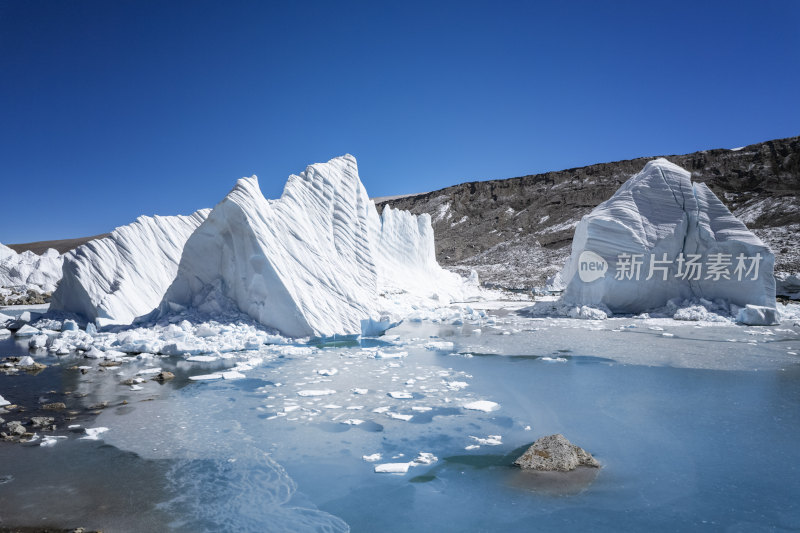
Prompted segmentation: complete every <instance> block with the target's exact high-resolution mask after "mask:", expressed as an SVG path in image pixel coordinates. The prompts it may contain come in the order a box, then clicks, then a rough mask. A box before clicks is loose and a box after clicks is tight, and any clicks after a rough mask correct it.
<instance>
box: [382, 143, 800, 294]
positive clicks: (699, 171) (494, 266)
mask: <svg viewBox="0 0 800 533" xmlns="http://www.w3.org/2000/svg"><path fill="white" fill-rule="evenodd" d="M661 157H664V158H665V159H667V160H668V161H671V162H673V163H675V164H677V165H679V166H681V167H683V168H685V169H686V170H688V171H689V172H691V174H692V181H695V182H700V183H705V184H706V185H708V186H709V188H711V190H712V191H713V192H714V194H716V195H717V196H718V197H719V198H720V199H721V200H722V201H723V203H725V205H726V207H728V209H730V210H731V211H732V212H733V213H734V214H736V216H737V217H739V218H740V219H741V220H742V221H743V222H745V224H747V226H748V227H749V228H750V229H752V230H754V232H755V233H756V234H757V235H758V236H759V238H761V239H762V240H763V241H764V242H765V243H766V244H768V245H769V246H770V248H772V250H773V251H774V252H775V256H776V257H775V258H776V271H780V272H796V271H798V270H800V250H798V249H797V248H798V247H797V246H792V245H791V244H792V242H793V241H792V237H793V234H794V233H796V232H797V231H798V230H800V202H798V197H799V196H800V137H790V138H786V139H774V140H769V141H765V142H762V143H756V144H752V145H748V146H744V147H741V148H736V149H733V150H730V149H725V148H718V149H712V150H702V151H699V152H693V153H690V154H684V155H667V156H661ZM653 159H656V157H639V158H635V159H627V160H620V161H614V162H608V163H596V164H593V165H588V166H585V167H574V168H569V169H564V170H559V171H550V172H545V173H540V174H532V175H526V176H519V177H514V178H506V179H498V180H485V181H470V182H465V183H461V184H458V185H452V186H450V187H445V188H443V189H439V190H436V191H431V192H427V193H421V194H417V195H411V196H405V197H402V198H397V199H391V200H386V201H382V202H378V208H379V210H380V209H382V208H383V206H385V205H391V206H392V207H393V208H398V209H405V210H409V211H411V212H412V213H414V214H421V213H428V214H430V215H431V219H432V222H433V228H434V232H435V234H436V257H437V259H438V261H439V263H440V264H442V265H443V266H445V267H447V268H450V269H452V270H455V271H457V272H459V273H461V274H467V273H469V271H470V270H472V269H474V270H476V271H477V272H478V274H479V275H480V277H481V280H482V281H483V282H484V283H486V284H488V285H490V286H499V287H504V288H509V289H526V288H531V287H536V286H543V285H544V284H545V282H546V280H547V278H548V277H550V276H553V275H554V274H555V273H557V272H558V271H559V270H560V269H561V266H562V265H563V263H564V261H565V260H566V258H567V256H568V255H569V249H570V245H571V243H572V236H573V233H574V229H575V226H577V224H578V221H579V220H580V219H581V217H582V216H583V215H586V214H588V213H589V212H590V211H591V210H592V209H593V208H594V207H596V206H597V205H599V204H600V203H601V202H603V201H605V200H607V199H608V198H610V197H611V195H613V194H614V192H615V191H616V190H617V189H618V188H619V187H620V186H621V185H622V184H623V183H624V182H625V181H627V180H628V179H629V178H630V177H632V176H633V175H635V174H636V173H638V172H639V171H640V170H642V168H643V167H644V165H645V164H646V163H647V162H648V161H651V160H653Z"/></svg>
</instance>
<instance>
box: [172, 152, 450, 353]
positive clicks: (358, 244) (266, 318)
mask: <svg viewBox="0 0 800 533" xmlns="http://www.w3.org/2000/svg"><path fill="white" fill-rule="evenodd" d="M461 285H463V284H462V283H461V280H460V278H459V277H458V276H456V275H455V274H452V273H449V272H447V271H445V270H444V269H442V268H441V267H439V265H438V264H437V263H436V259H435V256H434V247H433V230H432V228H431V223H430V217H429V216H427V215H420V216H419V217H417V216H414V215H411V214H410V213H406V212H399V211H395V210H392V209H388V208H387V209H386V210H385V211H384V213H383V216H382V217H381V216H379V215H378V213H377V210H376V209H375V205H374V204H373V202H372V201H370V199H369V197H368V196H367V192H366V190H365V189H364V186H363V184H362V183H361V180H360V179H359V176H358V168H357V165H356V160H355V158H354V157H353V156H351V155H345V156H342V157H338V158H335V159H332V160H331V161H329V162H327V163H318V164H314V165H310V166H309V167H307V168H306V170H305V171H304V172H303V173H301V174H300V175H292V176H290V177H289V180H288V182H287V183H286V186H285V188H284V191H283V194H282V196H281V198H279V199H277V200H267V199H265V198H264V196H263V195H262V193H261V190H260V189H259V186H258V180H257V178H256V177H255V176H253V177H250V178H242V179H240V180H239V181H238V183H237V184H236V186H235V187H234V188H233V190H232V191H231V192H230V193H229V194H228V195H227V196H226V197H225V198H224V199H223V200H222V201H221V202H220V203H219V204H217V206H216V207H215V208H214V210H213V211H212V212H211V214H210V215H209V216H208V218H207V219H206V221H205V222H204V223H203V224H202V225H201V226H200V227H199V228H198V229H197V231H195V233H194V234H193V235H192V236H191V237H190V238H189V240H188V241H187V242H186V246H185V249H184V252H183V257H182V258H181V261H180V266H179V269H178V274H177V276H176V278H175V281H174V283H173V284H172V286H171V287H170V288H169V290H168V291H167V293H166V295H165V296H164V301H163V303H162V306H161V311H162V312H170V311H173V310H176V309H181V308H184V307H192V308H195V309H197V310H199V311H201V312H206V313H210V314H214V313H219V312H222V311H224V310H226V309H228V308H230V306H231V304H232V305H233V306H235V308H237V309H238V310H239V311H241V312H244V313H246V314H247V315H249V316H250V317H252V318H253V319H255V320H257V321H258V322H260V323H261V324H264V325H266V326H270V327H273V328H276V329H278V330H279V331H280V332H281V333H283V334H285V335H289V336H294V337H301V336H330V335H334V334H359V333H362V331H365V330H368V329H370V325H374V324H375V323H376V322H378V321H380V319H381V317H382V315H384V313H385V311H386V309H385V305H384V304H385V303H386V299H385V298H383V299H382V298H380V297H379V296H380V294H381V292H382V291H383V292H390V293H395V294H396V293H405V294H406V295H416V296H420V297H430V296H433V295H434V293H435V295H436V297H439V298H442V297H443V298H451V297H453V293H454V292H457V291H458V290H459V287H460V286H461ZM448 292H449V294H448ZM387 325H388V322H387Z"/></svg>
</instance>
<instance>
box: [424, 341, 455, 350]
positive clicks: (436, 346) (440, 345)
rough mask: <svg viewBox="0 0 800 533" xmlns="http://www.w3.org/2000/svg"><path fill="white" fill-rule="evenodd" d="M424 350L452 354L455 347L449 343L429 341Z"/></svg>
mask: <svg viewBox="0 0 800 533" xmlns="http://www.w3.org/2000/svg"><path fill="white" fill-rule="evenodd" d="M425 348H427V349H428V350H433V351H440V352H452V351H453V350H455V345H454V344H453V343H452V342H450V341H431V342H428V343H427V344H425Z"/></svg>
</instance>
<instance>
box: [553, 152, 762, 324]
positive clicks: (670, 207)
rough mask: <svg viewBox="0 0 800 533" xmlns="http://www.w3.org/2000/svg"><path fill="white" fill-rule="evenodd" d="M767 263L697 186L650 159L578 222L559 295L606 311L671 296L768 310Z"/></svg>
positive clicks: (646, 306) (642, 308) (632, 309)
mask: <svg viewBox="0 0 800 533" xmlns="http://www.w3.org/2000/svg"><path fill="white" fill-rule="evenodd" d="M773 266H774V256H773V254H772V252H771V251H770V249H769V248H768V247H767V246H766V245H765V244H764V243H763V242H762V241H761V240H760V239H759V238H758V237H756V236H755V235H754V234H753V233H752V232H750V231H749V230H748V229H747V227H746V226H745V225H744V224H743V223H742V222H741V221H739V220H738V219H737V218H736V217H735V216H734V215H733V214H731V212H730V211H729V210H728V209H727V208H726V207H725V205H724V204H723V203H722V202H721V201H720V200H719V199H718V198H717V197H716V196H715V195H714V193H713V192H711V190H710V189H709V188H708V187H707V186H706V185H705V184H703V183H692V181H691V174H690V173H689V172H688V171H686V170H684V169H682V168H681V167H679V166H677V165H675V164H673V163H670V162H669V161H667V160H666V159H656V160H653V161H650V162H648V163H647V165H646V166H645V167H644V169H643V170H642V171H641V172H640V173H639V174H637V175H635V176H633V177H632V178H630V179H629V180H628V181H627V182H625V183H624V184H623V185H622V187H620V189H619V190H618V191H617V192H616V193H615V194H614V195H613V196H612V197H611V198H610V199H609V200H607V201H605V202H603V203H602V204H600V205H599V206H597V207H596V208H595V209H594V210H593V211H592V212H591V213H590V214H588V215H586V216H584V217H583V219H582V220H581V222H580V223H579V224H578V227H577V228H576V230H575V236H574V238H573V241H572V253H571V255H570V257H569V259H568V260H567V262H566V264H565V266H564V268H563V270H562V271H561V273H560V278H561V280H563V282H564V285H565V290H564V294H563V296H562V301H563V302H564V303H566V304H569V305H577V306H583V305H586V306H590V307H593V308H600V309H609V310H610V311H612V312H614V313H642V312H647V311H651V310H655V309H658V308H661V307H663V306H665V305H666V304H667V302H668V301H669V300H672V299H675V298H678V299H681V300H687V299H688V300H692V299H695V300H696V299H701V298H702V299H705V300H707V301H715V300H722V301H725V302H727V303H729V304H734V305H736V306H738V307H745V306H747V305H748V304H750V305H755V306H760V307H769V308H774V307H775V278H774V275H773Z"/></svg>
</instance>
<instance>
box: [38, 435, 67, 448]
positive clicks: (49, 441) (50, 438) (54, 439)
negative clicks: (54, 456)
mask: <svg viewBox="0 0 800 533" xmlns="http://www.w3.org/2000/svg"><path fill="white" fill-rule="evenodd" d="M66 438H67V437H64V436H57V435H47V436H45V437H44V438H43V439H42V442H40V443H39V446H44V447H46V448H52V447H53V446H55V445H56V444H58V441H60V440H64V439H66Z"/></svg>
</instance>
